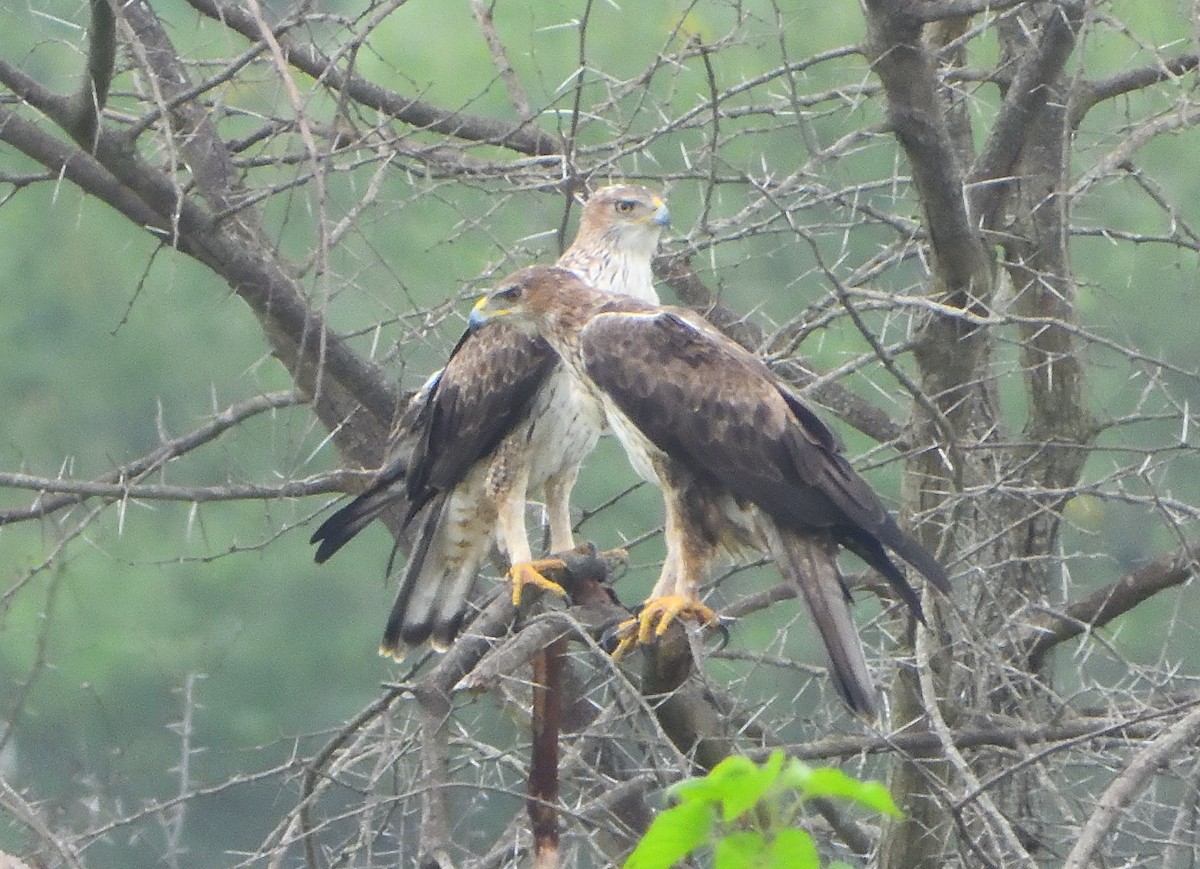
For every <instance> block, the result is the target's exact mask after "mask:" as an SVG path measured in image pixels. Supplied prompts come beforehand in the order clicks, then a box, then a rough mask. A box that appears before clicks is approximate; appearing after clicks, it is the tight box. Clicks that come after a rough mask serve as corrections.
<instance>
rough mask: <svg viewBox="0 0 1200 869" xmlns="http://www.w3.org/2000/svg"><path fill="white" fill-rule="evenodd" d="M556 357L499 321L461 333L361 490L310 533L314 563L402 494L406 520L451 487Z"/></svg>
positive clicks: (525, 402) (524, 408) (523, 410)
mask: <svg viewBox="0 0 1200 869" xmlns="http://www.w3.org/2000/svg"><path fill="white" fill-rule="evenodd" d="M556 360H557V357H556V356H555V355H554V351H553V350H551V349H550V347H549V345H548V344H546V343H545V342H544V341H542V340H541V339H539V338H534V337H531V336H528V335H524V334H522V333H521V332H518V331H516V330H515V329H513V328H512V327H511V326H509V325H508V324H506V323H489V324H486V325H484V326H482V327H480V328H479V329H476V330H475V331H473V332H466V333H464V334H463V336H462V338H460V339H459V342H458V344H457V345H456V346H455V348H454V351H453V352H452V353H451V355H450V360H449V361H448V362H447V363H446V367H445V368H444V369H442V371H441V372H439V373H438V374H437V375H436V376H435V380H434V382H433V384H432V386H430V387H429V389H427V390H425V391H424V392H423V393H421V394H420V395H419V396H418V398H417V399H416V403H415V405H414V406H412V407H410V408H409V409H408V410H407V411H406V413H405V421H404V423H403V428H402V437H401V438H400V440H399V441H398V446H397V449H396V450H394V451H393V456H392V458H391V459H390V460H389V461H388V463H387V464H386V465H384V466H383V468H382V469H381V470H380V472H379V474H378V476H377V477H376V478H375V480H374V481H373V482H372V483H371V485H370V487H368V488H367V489H366V491H364V492H363V493H362V494H360V495H359V496H358V497H357V498H355V499H354V500H353V501H351V502H350V503H349V504H347V505H346V506H345V507H343V508H342V509H340V510H338V511H337V512H336V513H334V514H333V515H332V516H330V517H329V518H328V519H326V520H325V521H324V522H323V523H322V524H321V526H320V527H319V528H317V530H316V532H315V533H314V534H313V536H312V539H311V541H310V542H312V543H316V544H318V547H317V553H316V560H317V562H318V563H321V562H324V561H325V560H327V559H328V558H329V557H330V556H332V555H333V554H334V553H335V552H337V551H338V550H339V549H341V548H342V547H343V546H344V545H346V543H348V542H349V541H350V540H351V539H352V538H353V537H354V536H355V535H356V534H358V533H359V532H360V531H361V530H362V529H363V528H365V527H366V526H367V525H369V524H370V523H371V522H372V521H373V520H374V519H375V518H376V517H378V516H379V515H380V514H381V513H382V512H383V511H384V510H386V509H388V507H390V506H391V505H393V504H395V503H397V502H398V501H401V500H404V499H407V500H408V506H407V510H406V514H405V521H406V522H409V521H411V520H412V518H413V517H414V516H416V514H417V513H418V512H420V510H421V508H422V507H423V506H424V505H425V504H427V503H428V502H429V501H430V499H432V498H433V497H434V496H436V495H437V494H438V493H439V492H445V491H448V490H450V489H452V488H453V487H454V486H455V485H456V484H457V483H458V482H459V480H461V479H462V478H463V476H464V475H465V474H466V473H467V471H468V470H469V469H470V468H471V466H472V465H473V464H475V462H477V461H479V460H480V459H481V458H483V457H484V456H487V455H489V454H490V453H491V452H492V451H493V450H494V449H495V448H496V446H497V445H498V444H499V443H500V441H501V440H503V439H504V437H505V436H506V435H507V434H508V433H509V432H510V431H512V430H513V429H514V428H515V427H516V426H517V425H518V424H519V423H520V421H521V420H522V419H524V417H525V415H526V414H527V413H528V411H529V406H530V403H531V402H532V400H533V397H534V396H535V395H536V394H537V391H538V389H539V388H540V386H541V385H542V383H544V382H545V380H546V378H547V377H548V376H549V375H550V372H551V371H552V370H553V368H554V365H555V363H556Z"/></svg>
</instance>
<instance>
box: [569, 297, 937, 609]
mask: <svg viewBox="0 0 1200 869" xmlns="http://www.w3.org/2000/svg"><path fill="white" fill-rule="evenodd" d="M580 342H581V349H582V351H583V357H584V364H585V366H586V369H587V374H588V376H589V377H590V378H591V379H592V380H593V381H594V382H595V383H596V385H597V386H599V387H600V388H601V389H602V390H604V392H606V393H607V394H608V395H609V396H610V397H611V399H612V400H613V401H614V402H615V403H616V405H617V406H618V407H619V408H620V410H621V411H622V412H623V413H624V414H625V415H626V416H628V417H629V419H630V421H631V422H633V423H634V424H635V425H636V426H637V427H638V428H639V429H640V430H641V431H642V433H643V434H644V435H645V436H646V437H647V438H648V439H649V440H650V441H651V442H653V443H654V444H655V446H657V447H658V448H659V449H660V450H662V451H663V452H665V453H666V454H667V455H669V456H671V457H672V458H674V459H676V460H678V461H681V462H685V463H687V465H688V467H689V468H690V469H691V470H692V472H693V473H695V474H697V475H698V476H701V477H704V476H707V477H708V478H710V479H712V480H714V481H715V482H716V483H717V485H718V486H719V487H720V488H721V489H723V490H725V491H728V492H729V493H730V494H732V495H734V496H735V497H737V498H740V499H742V500H745V501H749V502H752V503H754V504H756V505H758V506H759V507H760V508H761V509H762V510H764V511H765V512H766V513H767V514H768V515H769V516H771V518H772V519H774V520H775V521H776V522H778V523H779V524H780V525H781V526H782V527H785V528H790V529H792V530H794V531H799V532H803V531H815V530H828V531H830V532H831V533H833V534H834V536H835V538H836V539H837V540H838V542H840V543H842V545H844V546H846V547H847V548H849V549H850V550H851V551H853V552H855V553H856V554H859V555H861V556H862V557H864V558H865V559H866V560H867V561H868V563H870V564H871V565H872V566H873V567H875V568H877V569H879V570H880V571H881V572H882V573H883V574H884V575H885V576H886V577H887V578H888V579H889V580H890V581H892V582H893V583H894V584H897V586H898V587H899V588H900V590H901V592H902V594H903V595H904V597H905V599H906V600H908V602H909V603H910V604H914V605H915V603H916V596H915V594H914V593H913V592H912V589H911V588H910V587H909V586H908V583H907V582H906V581H905V580H904V576H903V574H902V573H900V571H899V570H898V569H897V568H896V567H895V565H894V564H892V563H891V561H890V560H889V559H888V557H887V554H886V553H885V552H884V550H883V548H882V546H881V545H880V544H881V543H882V544H885V545H887V546H889V547H891V548H893V549H894V550H895V551H896V552H897V553H898V554H899V555H900V556H901V557H903V558H904V559H905V560H907V561H909V562H910V563H911V564H913V566H914V567H916V568H917V569H918V570H920V571H922V572H923V573H925V574H926V576H928V577H929V578H930V579H931V580H933V581H934V582H935V583H937V584H938V585H939V586H941V585H943V584H944V583H945V572H944V571H943V570H942V568H941V567H940V565H938V564H937V563H936V561H934V559H933V558H932V556H930V555H929V554H928V553H927V552H925V550H924V549H923V548H922V547H921V546H920V544H918V543H917V542H916V541H915V540H913V539H912V538H911V537H909V536H908V535H906V534H904V532H903V531H902V530H901V529H900V528H899V526H897V525H896V523H895V521H894V520H893V519H892V518H891V517H890V516H889V515H888V513H887V511H886V510H885V509H884V507H883V505H882V503H880V501H879V498H878V497H877V496H876V495H875V493H874V491H873V490H872V489H871V488H870V486H868V485H867V483H866V481H864V480H863V479H862V478H861V477H859V476H858V474H856V473H855V472H854V470H853V469H852V468H851V467H850V465H849V463H848V462H847V461H846V460H845V459H844V458H843V457H842V456H841V454H840V453H839V450H840V448H841V444H840V442H839V440H838V438H837V437H836V435H834V433H833V432H832V431H831V430H830V429H829V428H828V427H827V426H826V425H825V424H824V423H822V422H821V421H820V420H819V419H818V418H817V416H816V415H815V414H814V413H813V412H812V411H811V410H809V409H808V408H807V407H805V406H804V405H803V404H802V403H801V402H800V400H799V399H798V398H797V397H796V396H795V395H793V394H792V393H791V392H790V391H789V390H788V389H787V387H786V386H784V385H783V384H781V383H780V382H779V381H778V380H777V379H776V378H775V377H774V376H773V375H772V374H771V373H770V371H769V369H767V368H766V366H765V365H763V364H762V362H761V361H760V360H758V359H757V358H756V357H754V356H753V355H752V354H750V353H747V352H746V351H745V350H744V349H742V348H741V347H739V346H738V345H736V344H734V343H733V342H731V341H729V340H728V339H727V338H725V337H724V336H722V335H720V334H719V333H717V332H715V331H714V330H712V329H711V327H707V326H706V325H704V324H699V323H696V322H694V321H692V320H691V319H690V318H689V317H688V316H687V315H685V314H683V313H682V312H676V311H672V310H667V311H661V310H660V311H659V312H657V313H650V312H644V311H638V312H637V313H636V314H626V313H622V312H620V311H613V312H608V313H601V314H599V315H597V316H595V317H594V318H592V320H591V321H590V322H589V323H588V324H587V325H586V326H585V327H584V328H583V329H582V330H581V333H580Z"/></svg>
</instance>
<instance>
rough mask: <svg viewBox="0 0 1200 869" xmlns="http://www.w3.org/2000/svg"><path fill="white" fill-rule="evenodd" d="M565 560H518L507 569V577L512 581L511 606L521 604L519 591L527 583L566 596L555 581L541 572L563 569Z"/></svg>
mask: <svg viewBox="0 0 1200 869" xmlns="http://www.w3.org/2000/svg"><path fill="white" fill-rule="evenodd" d="M566 566H567V564H566V562H565V561H563V560H562V559H559V558H543V559H540V560H538V561H520V562H518V563H516V564H514V565H513V566H512V567H510V568H509V569H508V579H509V581H510V582H511V583H512V587H513V588H512V602H513V606H520V605H521V592H522V590H523V589H524V588H525V586H527V585H532V586H534V587H536V588H540V589H542V590H543V591H549V592H553V593H554V594H556V595H558V596H559V597H566V596H567V591H566V589H564V588H563V587H562V586H561V585H559V584H558V583H557V582H554V581H553V580H549V579H546V577H544V576H543V575H542V574H541V571H543V570H563V569H564V568H565V567H566Z"/></svg>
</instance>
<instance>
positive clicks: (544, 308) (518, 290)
mask: <svg viewBox="0 0 1200 869" xmlns="http://www.w3.org/2000/svg"><path fill="white" fill-rule="evenodd" d="M597 295H600V294H599V293H597V292H596V291H595V290H593V289H592V288H591V287H589V286H588V285H587V284H585V283H584V282H583V281H582V280H580V278H579V276H578V275H576V274H575V273H574V272H571V271H568V270H567V269H562V268H558V267H557V266H529V267H528V268H523V269H520V270H519V271H515V272H513V273H512V274H511V275H509V276H508V277H507V278H505V279H504V280H503V281H501V282H500V284H499V286H498V287H497V288H496V289H494V290H492V291H491V292H490V293H488V294H487V295H486V296H484V297H483V298H481V299H480V300H479V301H478V302H476V303H475V307H474V308H473V309H472V310H471V316H470V318H469V320H468V321H467V328H468V329H470V330H474V329H478V328H479V327H480V326H482V325H483V324H484V323H490V322H491V321H493V320H503V321H504V322H506V323H508V324H509V325H511V326H512V327H513V328H515V329H518V330H519V331H521V332H525V333H527V334H535V335H543V336H545V335H546V334H547V332H553V331H554V330H555V327H556V325H557V324H558V321H559V320H560V318H561V317H562V315H563V314H564V313H566V312H569V311H571V310H575V309H577V308H578V307H580V306H581V305H583V306H586V305H587V303H588V302H589V301H591V298H590V297H592V296H597Z"/></svg>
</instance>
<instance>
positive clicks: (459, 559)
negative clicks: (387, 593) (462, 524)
mask: <svg viewBox="0 0 1200 869" xmlns="http://www.w3.org/2000/svg"><path fill="white" fill-rule="evenodd" d="M452 507H453V505H452V503H451V496H450V495H449V494H441V495H438V496H437V497H435V498H434V499H433V500H432V501H430V502H429V503H428V504H427V505H426V506H425V508H424V509H423V510H422V511H421V513H420V514H419V515H418V516H417V517H416V519H415V523H416V528H417V534H416V545H415V546H414V548H413V551H412V553H411V554H410V555H409V558H408V562H407V563H406V564H405V566H404V571H403V572H402V573H401V575H400V585H399V589H398V590H397V592H396V602H395V603H394V604H392V611H391V614H390V615H389V616H388V621H387V625H386V627H385V628H384V632H383V640H382V641H381V642H380V644H379V652H380V654H382V655H387V656H390V657H393V658H397V659H399V658H403V657H404V655H405V652H406V651H407V650H408V649H410V648H413V647H415V646H420V645H422V644H424V643H426V642H429V643H431V644H432V645H433V646H434V648H437V649H439V650H444V649H445V648H447V647H448V646H449V645H450V643H451V642H452V641H453V639H454V637H455V636H456V635H457V633H458V630H459V628H460V627H461V626H462V622H463V619H464V618H465V617H466V613H467V604H468V600H469V598H470V594H471V588H472V586H473V585H474V581H475V576H476V574H478V572H479V567H480V565H481V564H482V562H483V559H484V558H486V557H487V553H488V549H489V548H490V546H491V538H490V536H488V535H487V534H486V533H484V534H483V535H480V534H478V533H473V532H472V530H471V529H460V528H457V527H456V523H455V522H454V521H453V516H452V515H451V514H452V513H453V509H452ZM486 527H487V526H485V528H486ZM463 533H466V534H467V535H469V536H470V539H469V540H466V541H464V540H459V539H457V536H458V535H462V534H463Z"/></svg>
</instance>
